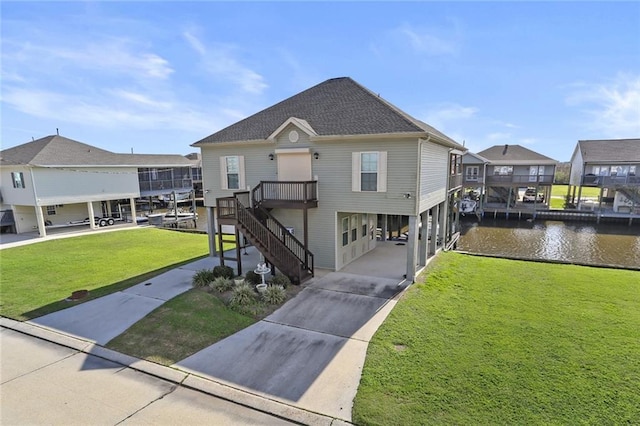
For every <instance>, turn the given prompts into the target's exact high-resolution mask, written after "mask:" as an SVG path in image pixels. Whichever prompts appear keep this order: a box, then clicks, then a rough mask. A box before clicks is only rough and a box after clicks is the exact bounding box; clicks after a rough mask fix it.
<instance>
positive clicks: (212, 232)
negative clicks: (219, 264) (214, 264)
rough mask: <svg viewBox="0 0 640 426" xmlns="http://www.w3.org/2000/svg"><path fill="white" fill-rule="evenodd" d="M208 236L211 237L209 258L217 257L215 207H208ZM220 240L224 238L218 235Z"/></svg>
mask: <svg viewBox="0 0 640 426" xmlns="http://www.w3.org/2000/svg"><path fill="white" fill-rule="evenodd" d="M207 236H208V237H209V256H211V257H216V256H217V255H218V253H217V252H216V220H215V212H214V208H213V207H207ZM218 238H222V236H221V235H218Z"/></svg>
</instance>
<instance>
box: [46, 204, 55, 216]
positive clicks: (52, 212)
mask: <svg viewBox="0 0 640 426" xmlns="http://www.w3.org/2000/svg"><path fill="white" fill-rule="evenodd" d="M55 214H56V206H47V215H48V216H53V215H55Z"/></svg>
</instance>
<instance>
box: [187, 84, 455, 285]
mask: <svg viewBox="0 0 640 426" xmlns="http://www.w3.org/2000/svg"><path fill="white" fill-rule="evenodd" d="M193 146H195V147H199V148H200V149H201V153H202V168H203V176H202V179H203V190H204V203H205V206H206V207H207V208H208V215H209V218H210V220H209V226H210V233H209V234H210V238H212V236H213V235H214V230H215V229H216V228H215V227H216V226H217V227H218V232H220V233H221V232H222V226H224V225H233V226H234V227H235V230H236V233H237V236H238V237H240V235H241V234H242V235H243V236H244V237H245V238H247V239H248V240H249V241H250V242H251V243H252V244H253V245H254V246H255V247H257V248H258V249H259V250H260V251H261V252H262V254H263V256H264V257H265V259H266V260H267V261H268V262H269V263H271V264H272V265H275V266H276V267H277V268H278V269H279V270H280V271H282V272H283V273H285V274H286V275H288V276H290V277H291V278H292V279H293V280H294V281H296V282H302V281H304V280H305V279H307V278H309V277H310V276H312V275H313V271H314V268H315V267H320V268H327V269H330V270H339V269H341V268H342V267H344V266H345V265H347V264H349V263H350V262H352V261H354V260H355V259H358V258H359V257H361V256H363V255H365V254H366V253H368V252H370V251H371V250H374V249H375V247H376V244H377V233H378V232H379V230H380V231H381V233H382V235H383V236H385V235H386V224H387V220H386V219H387V217H388V216H402V217H405V218H406V224H407V225H406V228H405V229H406V230H407V235H408V237H407V240H406V242H404V244H406V246H407V250H406V257H407V260H406V265H407V266H406V277H407V279H410V280H411V279H413V278H414V277H415V274H416V273H417V271H419V270H420V269H421V268H422V267H423V266H424V265H425V264H426V261H427V258H428V256H429V255H431V254H433V253H435V251H436V249H437V244H438V243H443V244H446V242H447V241H449V240H450V239H451V238H453V237H454V236H455V232H456V228H455V226H456V225H455V219H454V209H453V207H454V203H455V197H458V196H459V194H458V192H459V191H460V190H461V188H462V172H461V162H460V160H461V156H462V154H463V153H464V152H465V148H464V147H462V146H461V145H460V144H458V143H456V142H455V141H454V140H452V139H451V138H449V137H448V136H446V135H444V134H443V133H441V132H439V131H438V130H436V129H434V128H433V127H431V126H429V125H428V124H426V123H423V122H421V121H419V120H417V119H415V118H413V117H411V116H409V115H408V114H406V113H405V112H403V111H401V110H400V109H398V108H397V107H395V106H393V105H392V104H390V103H389V102H387V101H386V100H384V99H383V98H381V97H380V96H379V95H377V94H375V93H373V92H371V91H369V90H368V89H366V88H365V87H363V86H361V85H360V84H358V83H357V82H355V81H354V80H352V79H351V78H334V79H330V80H327V81H325V82H323V83H320V84H318V85H316V86H314V87H312V88H310V89H307V90H305V91H303V92H301V93H299V94H297V95H294V96H292V97H290V98H288V99H286V100H284V101H282V102H279V103H277V104H275V105H273V106H271V107H269V108H267V109H265V110H262V111H260V112H258V113H256V114H254V115H252V116H250V117H248V118H246V119H244V120H241V121H239V122H237V123H235V124H233V125H231V126H229V127H227V128H225V129H222V130H220V131H218V132H216V133H214V134H212V135H210V136H207V137H205V138H204V139H202V140H200V141H198V142H196V143H194V144H193ZM214 216H215V220H213V219H214ZM431 223H432V224H433V225H432V226H431V225H430V224H431ZM213 250H215V249H213Z"/></svg>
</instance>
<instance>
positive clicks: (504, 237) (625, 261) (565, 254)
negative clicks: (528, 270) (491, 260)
mask: <svg viewBox="0 0 640 426" xmlns="http://www.w3.org/2000/svg"><path fill="white" fill-rule="evenodd" d="M461 225H462V236H461V238H460V242H459V244H458V249H460V250H464V251H469V252H472V253H484V254H495V255H502V256H513V257H522V258H535V259H547V260H561V261H567V262H576V263H584V264H604V265H617V266H626V267H634V268H640V224H634V225H633V226H627V225H626V224H612V223H604V224H595V223H583V222H558V221H535V222H527V221H514V220H512V221H507V220H496V221H494V220H487V219H485V220H483V221H482V222H481V223H478V222H471V221H465V222H463V223H462V224H461Z"/></svg>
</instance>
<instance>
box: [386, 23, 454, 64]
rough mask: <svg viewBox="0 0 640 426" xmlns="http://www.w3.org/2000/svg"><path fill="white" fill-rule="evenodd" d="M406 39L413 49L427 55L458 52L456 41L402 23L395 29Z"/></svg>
mask: <svg viewBox="0 0 640 426" xmlns="http://www.w3.org/2000/svg"><path fill="white" fill-rule="evenodd" d="M395 31H396V32H397V33H398V34H400V35H402V36H403V38H404V39H405V40H406V41H408V43H409V45H410V46H411V47H412V48H413V50H414V51H416V52H418V53H424V54H427V55H434V56H435V55H451V54H455V53H457V52H458V49H459V46H458V42H457V41H456V40H454V39H453V38H445V37H442V36H438V35H436V34H435V32H434V31H433V30H431V31H430V30H425V29H418V28H414V27H413V26H412V25H409V24H403V25H401V26H400V27H399V28H397V29H396V30H395Z"/></svg>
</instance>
